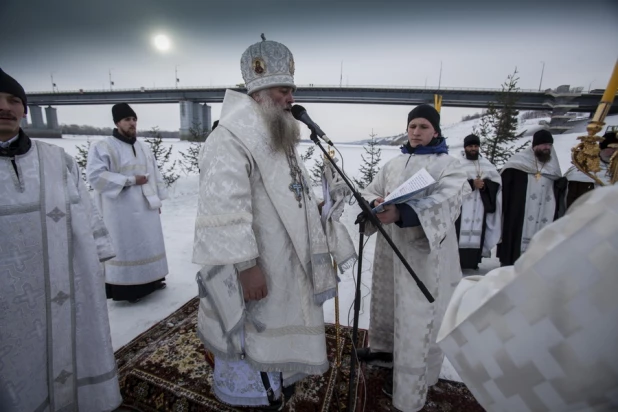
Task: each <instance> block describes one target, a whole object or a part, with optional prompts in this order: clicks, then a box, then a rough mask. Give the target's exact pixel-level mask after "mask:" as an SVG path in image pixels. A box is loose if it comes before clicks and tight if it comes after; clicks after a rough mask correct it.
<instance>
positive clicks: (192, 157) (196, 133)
mask: <svg viewBox="0 0 618 412" xmlns="http://www.w3.org/2000/svg"><path fill="white" fill-rule="evenodd" d="M189 133H190V134H191V137H190V138H189V139H188V140H189V141H190V142H191V143H190V144H189V149H188V150H187V152H186V153H185V152H183V151H181V152H180V156H181V157H182V160H181V161H180V167H181V169H182V170H183V171H184V172H185V174H190V173H199V172H200V165H199V160H200V156H199V155H200V150H201V148H202V145H203V144H204V143H203V142H205V141H206V139H207V138H208V135H209V134H210V132H209V131H208V130H206V129H205V128H204V127H202V125H201V124H199V123H194V124H193V127H192V128H190V129H189Z"/></svg>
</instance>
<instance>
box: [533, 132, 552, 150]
mask: <svg viewBox="0 0 618 412" xmlns="http://www.w3.org/2000/svg"><path fill="white" fill-rule="evenodd" d="M545 143H551V144H553V143H554V137H553V136H552V135H551V133H550V132H549V130H545V129H541V130H539V131H537V132H536V133H535V134H534V136H532V147H534V146H538V145H540V144H545Z"/></svg>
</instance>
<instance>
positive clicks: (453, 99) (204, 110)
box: [28, 85, 618, 138]
mask: <svg viewBox="0 0 618 412" xmlns="http://www.w3.org/2000/svg"><path fill="white" fill-rule="evenodd" d="M241 86H243V85H236V86H230V87H222V86H219V87H200V88H168V89H151V88H140V89H125V90H74V91H56V92H39V93H30V94H28V103H29V110H30V113H31V119H32V128H34V129H48V130H53V129H57V128H58V118H57V114H56V110H55V108H54V107H53V106H63V105H101V104H115V103H118V102H126V103H134V104H159V103H179V105H180V136H181V138H186V137H187V136H188V135H189V129H190V128H191V127H193V126H194V125H196V124H199V125H201V126H202V127H204V128H205V129H207V130H209V129H210V127H211V124H212V118H211V111H210V106H209V104H210V103H221V102H222V101H223V97H224V95H225V91H226V90H227V89H232V90H236V91H239V92H244V90H245V89H244V87H241ZM501 92H502V90H501V89H478V88H477V89H475V88H440V89H437V88H427V87H407V86H405V87H404V86H402V87H385V86H375V87H370V86H345V87H339V86H315V85H307V86H298V90H297V91H296V93H295V98H296V100H297V101H298V102H299V103H347V104H387V105H409V106H414V105H418V104H423V103H433V101H434V95H436V94H439V95H441V96H442V106H446V107H465V108H486V107H488V106H489V105H490V104H491V103H496V102H497V99H498V96H499V95H500V94H501ZM602 92H603V91H602V90H599V91H597V90H594V91H593V92H590V93H586V92H584V91H583V88H581V87H579V88H571V87H570V86H568V85H564V86H560V87H558V88H556V89H546V90H542V91H538V90H520V91H518V92H517V102H516V104H515V106H516V107H517V109H519V110H550V111H552V121H551V123H550V125H549V128H550V130H552V131H553V132H554V133H562V132H564V131H566V130H568V129H569V126H568V121H569V119H570V116H568V115H567V112H588V113H593V112H594V111H595V110H596V107H597V105H598V104H599V101H600V100H601V96H602ZM41 106H48V107H47V108H46V109H45V111H46V116H47V125H46V124H45V123H44V122H43V118H42V108H41ZM611 112H614V113H618V101H617V102H616V103H615V104H614V106H613V107H612V110H611Z"/></svg>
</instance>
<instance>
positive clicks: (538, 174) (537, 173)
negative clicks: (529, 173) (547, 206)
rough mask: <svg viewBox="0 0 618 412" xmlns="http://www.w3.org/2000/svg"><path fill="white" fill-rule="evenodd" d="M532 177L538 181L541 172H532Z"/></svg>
mask: <svg viewBox="0 0 618 412" xmlns="http://www.w3.org/2000/svg"><path fill="white" fill-rule="evenodd" d="M534 177H536V180H537V181H538V180H540V179H541V172H536V173H535V174H534Z"/></svg>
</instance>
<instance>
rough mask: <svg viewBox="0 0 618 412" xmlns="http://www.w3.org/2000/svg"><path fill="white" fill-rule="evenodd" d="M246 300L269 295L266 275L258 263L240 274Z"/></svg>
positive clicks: (258, 298)
mask: <svg viewBox="0 0 618 412" xmlns="http://www.w3.org/2000/svg"><path fill="white" fill-rule="evenodd" d="M238 279H239V280H240V285H241V286H242V292H243V298H244V299H245V301H250V300H261V299H264V298H265V297H266V295H268V289H267V288H266V277H265V276H264V274H263V273H262V269H260V267H259V266H258V265H255V266H253V267H252V268H249V269H246V270H243V271H242V272H240V273H239V274H238Z"/></svg>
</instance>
